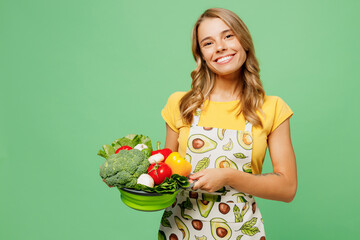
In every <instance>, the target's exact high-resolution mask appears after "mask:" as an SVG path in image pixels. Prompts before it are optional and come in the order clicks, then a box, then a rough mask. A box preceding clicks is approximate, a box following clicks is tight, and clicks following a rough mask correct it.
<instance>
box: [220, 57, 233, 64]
mask: <svg viewBox="0 0 360 240" xmlns="http://www.w3.org/2000/svg"><path fill="white" fill-rule="evenodd" d="M232 57H233V56H227V57H223V58H220V59H218V60H217V62H220V63H221V62H226V61H227V60H229V59H230V58H232Z"/></svg>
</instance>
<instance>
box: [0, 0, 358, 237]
mask: <svg viewBox="0 0 360 240" xmlns="http://www.w3.org/2000/svg"><path fill="white" fill-rule="evenodd" d="M210 7H223V8H228V9H230V10H232V11H234V12H235V13H237V14H238V15H239V16H240V17H241V18H242V19H243V20H244V22H245V23H246V24H247V26H248V28H249V30H250V32H251V34H252V37H253V40H254V44H255V49H256V54H257V57H258V59H259V62H260V68H261V79H262V81H263V84H264V87H265V90H266V93H267V95H277V96H280V97H282V98H283V99H284V100H285V101H286V103H287V104H288V105H289V106H290V107H291V108H292V110H293V111H294V113H295V114H294V116H293V117H292V119H291V131H292V141H293V145H294V149H295V153H296V157H297V166H298V180H299V185H298V191H297V195H296V197H295V199H294V201H292V202H291V203H283V202H276V201H270V200H264V199H258V202H259V205H260V208H261V211H262V215H263V218H264V223H265V227H266V234H267V239H276V240H282V239H284V240H285V239H294V240H295V239H354V238H355V239H356V238H357V237H359V235H360V232H359V227H358V224H359V223H360V222H359V218H358V215H359V212H360V209H359V203H358V199H359V197H360V193H359V187H356V186H358V184H357V182H358V178H357V177H358V173H359V168H360V164H359V154H358V149H359V147H358V143H359V140H358V135H359V133H360V131H359V117H360V112H359V107H358V106H357V105H358V103H359V102H360V101H359V100H360V99H359V92H358V88H359V85H360V84H359V71H358V68H359V54H360V51H359V42H360V34H359V21H360V17H359V15H358V12H359V10H360V4H359V1H355V0H354V1H310V0H306V1H280V0H275V1H268V0H262V1H240V0H232V1H213V0H206V1H205V0H200V1H193V0H191V1H190V0H186V1H145V0H144V1H119V0H106V1H96V0H61V1H60V0H59V1H50V0H32V1H20V0H18V1H17V0H0V81H1V88H0V89H1V94H0V102H1V117H0V121H1V125H0V127H1V128H0V189H1V193H0V239H6V240H8V239H9V240H13V239H29V240H30V239H31V240H32V239H34V240H35V239H36V240H38V239H54V240H55V239H87V240H90V239H156V236H157V229H158V227H159V223H160V218H161V212H151V213H145V212H139V211H135V210H132V209H130V208H128V207H127V206H125V205H124V204H123V203H122V202H121V201H120V198H119V192H118V191H117V190H115V189H110V188H108V187H107V186H106V185H105V184H104V183H103V182H102V181H101V179H100V177H99V175H98V169H99V166H100V165H101V164H102V162H103V160H102V158H100V157H98V156H97V155H96V154H97V152H98V150H99V149H100V147H101V146H102V145H103V144H109V143H111V142H112V141H113V140H114V139H116V138H119V137H122V136H125V135H127V134H129V133H138V134H144V135H147V136H150V137H151V139H153V142H156V141H157V140H160V141H162V142H164V141H165V123H164V121H163V119H162V118H161V115H160V111H161V109H162V108H163V106H164V105H165V103H166V101H167V98H168V96H169V95H170V94H171V93H173V92H175V91H186V90H188V89H189V87H190V83H191V78H190V72H191V71H192V70H193V69H194V68H195V62H194V60H193V57H192V54H191V45H190V44H191V41H190V40H191V30H192V27H193V24H194V23H195V21H196V19H197V18H198V16H199V15H200V14H201V13H202V12H203V11H204V10H205V9H207V8H210ZM271 171H272V168H271V162H270V159H269V157H268V155H267V156H266V159H265V165H264V171H263V172H271Z"/></svg>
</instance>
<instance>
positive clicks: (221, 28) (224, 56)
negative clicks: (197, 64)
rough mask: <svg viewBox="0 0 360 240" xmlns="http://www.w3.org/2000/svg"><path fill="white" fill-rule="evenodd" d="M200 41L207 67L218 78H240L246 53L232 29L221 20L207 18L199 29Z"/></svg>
mask: <svg viewBox="0 0 360 240" xmlns="http://www.w3.org/2000/svg"><path fill="white" fill-rule="evenodd" d="M198 41H199V43H198V44H199V47H200V51H201V53H202V57H203V59H204V60H205V62H206V64H207V66H208V67H209V68H210V70H211V71H213V72H214V73H215V74H217V75H218V76H232V77H235V78H236V77H237V76H239V72H240V71H241V66H242V65H243V64H244V62H245V60H246V52H245V50H244V49H243V47H242V46H241V44H240V42H239V40H238V39H237V38H236V36H235V34H234V33H233V31H232V30H231V28H230V27H229V26H228V25H226V24H225V23H224V22H223V21H222V20H221V19H220V18H205V19H204V20H203V22H201V23H200V25H199V28H198Z"/></svg>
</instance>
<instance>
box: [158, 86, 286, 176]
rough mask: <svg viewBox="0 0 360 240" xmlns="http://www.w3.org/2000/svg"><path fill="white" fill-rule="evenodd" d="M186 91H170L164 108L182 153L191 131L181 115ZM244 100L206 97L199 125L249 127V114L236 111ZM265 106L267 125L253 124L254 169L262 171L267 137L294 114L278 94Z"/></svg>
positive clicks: (261, 116) (258, 171)
mask: <svg viewBox="0 0 360 240" xmlns="http://www.w3.org/2000/svg"><path fill="white" fill-rule="evenodd" d="M185 93H186V92H175V93H173V94H171V95H170V97H169V99H168V102H167V104H166V105H165V107H164V109H163V110H162V111H161V115H162V117H163V118H164V120H165V122H166V123H167V124H168V125H169V127H171V128H172V129H173V130H174V131H175V132H177V133H179V138H178V142H179V149H178V152H179V153H180V155H181V156H183V157H184V156H185V154H186V143H187V139H188V137H189V133H190V126H189V125H185V124H184V122H183V121H182V119H181V117H180V110H179V102H180V99H181V98H182V97H183V96H184V95H185ZM239 101H240V100H236V101H230V102H214V101H209V100H205V102H204V105H203V109H202V111H201V116H200V120H199V126H204V127H214V128H225V129H234V130H244V129H245V118H244V116H243V115H242V114H240V116H239V117H236V113H237V109H236V110H235V111H232V110H233V109H234V107H235V106H236V105H237V103H238V102H239ZM262 110H263V111H264V113H265V119H264V117H263V115H262V114H261V113H258V116H259V117H260V119H261V121H262V123H263V128H260V127H253V130H252V131H253V152H252V159H251V168H252V173H254V174H260V173H261V170H262V165H263V162H264V158H265V153H266V148H267V137H268V136H269V135H270V133H271V132H272V131H274V130H275V129H276V128H277V127H278V126H279V125H280V124H281V123H282V122H284V121H285V120H286V119H288V118H290V117H291V116H292V115H293V112H292V110H291V109H290V107H289V106H288V105H287V104H286V103H285V102H284V101H283V100H282V99H281V98H280V97H277V96H265V99H264V104H263V106H262Z"/></svg>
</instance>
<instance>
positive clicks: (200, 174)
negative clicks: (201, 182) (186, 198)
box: [189, 170, 205, 180]
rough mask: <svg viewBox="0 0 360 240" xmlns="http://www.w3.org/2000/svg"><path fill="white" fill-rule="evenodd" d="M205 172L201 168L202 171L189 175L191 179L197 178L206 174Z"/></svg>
mask: <svg viewBox="0 0 360 240" xmlns="http://www.w3.org/2000/svg"><path fill="white" fill-rule="evenodd" d="M204 174H205V172H204V170H201V171H200V172H197V173H194V174H192V175H190V176H189V178H190V179H192V180H195V179H198V178H199V177H201V176H204Z"/></svg>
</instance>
